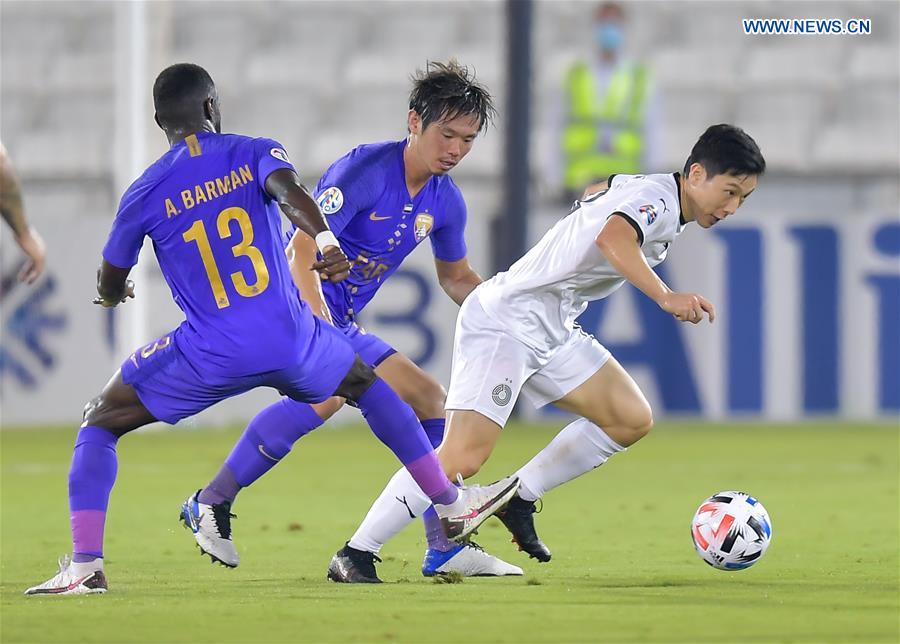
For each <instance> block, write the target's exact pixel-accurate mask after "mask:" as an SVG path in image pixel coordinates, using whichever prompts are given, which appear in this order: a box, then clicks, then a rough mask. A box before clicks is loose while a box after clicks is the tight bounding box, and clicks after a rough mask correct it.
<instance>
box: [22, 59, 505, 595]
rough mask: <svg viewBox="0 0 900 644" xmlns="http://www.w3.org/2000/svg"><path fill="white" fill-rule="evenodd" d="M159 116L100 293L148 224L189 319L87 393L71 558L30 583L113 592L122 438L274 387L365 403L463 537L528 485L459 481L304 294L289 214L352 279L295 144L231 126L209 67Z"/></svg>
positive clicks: (120, 287)
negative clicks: (107, 560) (301, 173)
mask: <svg viewBox="0 0 900 644" xmlns="http://www.w3.org/2000/svg"><path fill="white" fill-rule="evenodd" d="M153 100H154V105H155V107H156V122H157V123H158V124H159V126H160V127H161V128H162V129H163V131H164V132H165V133H166V136H167V138H168V140H169V143H170V145H171V148H170V149H169V151H168V152H167V153H166V154H165V155H163V156H162V157H161V158H160V159H159V160H158V161H157V162H155V163H154V164H153V165H151V166H150V167H149V168H148V169H147V170H146V171H145V172H144V173H143V174H142V175H141V176H140V177H139V178H138V179H137V181H135V182H134V183H133V184H132V185H131V187H129V188H128V190H127V191H126V192H125V195H124V196H123V197H122V201H121V204H120V206H119V211H118V213H117V214H116V219H115V221H114V223H113V228H112V232H111V233H110V235H109V239H108V241H107V243H106V245H105V246H104V249H103V262H102V264H101V267H100V270H99V273H98V284H97V291H98V293H99V297H98V298H97V299H96V300H95V303H97V304H100V305H102V306H105V307H113V306H116V305H117V304H119V303H121V302H124V301H125V300H126V299H127V298H129V297H134V284H133V283H132V282H131V281H130V280H128V273H129V271H130V270H131V267H132V266H134V264H135V263H136V262H137V258H138V253H139V252H140V249H141V246H142V244H143V240H144V237H145V236H149V237H150V238H151V239H152V240H153V246H154V250H155V251H156V256H157V260H158V261H159V265H160V269H161V271H162V273H163V276H164V277H165V279H166V282H167V283H168V285H169V288H170V289H171V291H172V296H173V298H174V299H175V302H176V303H177V304H178V305H179V307H181V309H182V310H183V311H184V314H185V320H184V322H182V323H181V324H180V325H179V326H178V328H176V329H175V330H174V331H172V332H171V333H167V334H166V335H163V336H162V337H160V338H158V339H156V340H154V341H153V342H151V343H150V344H148V345H147V346H144V347H142V348H139V349H138V350H137V351H135V352H134V353H133V354H132V355H131V356H129V357H128V359H127V360H125V362H124V363H123V364H122V367H121V369H120V370H119V371H117V372H116V373H115V374H114V375H113V377H112V378H111V379H110V381H109V382H108V383H107V384H106V386H105V387H104V389H103V391H102V392H101V393H100V395H99V396H97V397H96V398H94V399H93V400H92V401H91V402H89V403H88V404H87V406H86V407H85V411H84V422H83V423H82V425H81V428H80V429H79V431H78V436H77V437H76V439H75V450H74V454H73V457H72V466H71V469H70V471H69V507H70V511H71V515H70V519H71V528H72V541H73V548H72V550H73V557H72V558H71V559H70V558H69V557H68V556H65V557H64V558H63V560H62V561H61V562H60V570H59V572H58V573H57V574H56V575H54V576H53V577H51V578H50V579H49V580H47V581H46V582H44V583H43V584H40V585H38V586H34V587H32V588H29V589H28V590H27V591H26V594H27V595H48V594H49V595H64V594H88V593H102V592H106V590H107V580H106V576H105V573H104V569H103V530H104V526H105V522H106V510H107V505H108V502H109V495H110V492H111V490H112V486H113V484H114V483H115V478H116V470H117V457H116V444H117V442H118V440H119V438H120V437H121V436H123V435H124V434H126V433H128V432H130V431H131V430H134V429H137V428H138V427H141V426H143V425H146V424H148V423H152V422H155V421H157V420H161V421H164V422H167V423H171V424H174V423H176V422H178V421H179V420H181V419H183V418H186V417H188V416H192V415H194V414H196V413H198V412H200V411H202V410H203V409H205V408H207V407H209V406H210V405H213V404H215V403H217V402H219V401H221V400H224V399H226V398H229V397H231V396H235V395H238V394H241V393H243V392H245V391H249V390H250V389H253V388H255V387H260V386H266V387H272V388H274V389H277V390H279V391H281V392H282V393H283V394H285V395H286V396H288V397H289V398H290V399H292V400H297V401H304V402H310V403H316V402H321V401H323V400H326V399H327V398H329V397H330V396H333V395H338V396H341V397H343V398H346V399H348V400H351V401H353V402H354V403H355V404H356V405H357V406H358V407H359V408H360V410H361V411H362V413H363V415H364V416H365V418H366V420H367V422H368V423H369V425H370V427H371V428H372V431H373V433H375V435H376V436H377V437H378V438H379V439H380V440H381V441H382V442H384V443H385V444H386V445H387V446H388V447H389V448H390V449H391V450H392V451H393V452H394V454H395V455H396V456H397V457H398V458H399V459H400V461H401V462H402V463H403V464H404V466H405V467H408V468H409V471H410V473H411V475H412V476H413V477H415V478H416V480H419V481H421V484H422V487H423V489H427V490H428V493H429V494H430V495H431V496H432V499H433V500H434V502H435V503H438V504H441V505H440V508H441V509H440V512H439V514H440V516H441V524H442V527H443V528H444V529H445V531H446V533H447V536H448V537H449V538H462V537H464V536H465V535H466V534H468V532H470V531H471V530H473V529H474V528H475V527H476V525H477V524H478V523H480V521H483V520H484V519H485V518H487V516H490V514H491V513H492V512H493V511H495V510H496V509H497V508H498V507H500V506H501V505H502V504H503V503H504V502H505V501H507V500H508V499H509V497H511V496H512V494H513V493H514V492H515V488H516V485H517V481H516V480H515V478H509V479H504V481H502V482H499V483H497V484H494V485H492V486H487V487H484V488H478V487H472V488H459V489H458V488H457V487H455V486H454V485H453V484H452V483H450V481H449V480H448V479H447V477H446V475H445V474H444V473H443V471H442V469H441V466H440V463H439V461H438V459H437V456H436V455H435V453H434V449H433V447H432V446H431V444H430V443H429V441H428V438H427V436H426V434H425V432H424V430H423V429H422V426H421V424H420V423H419V421H418V420H417V419H416V417H415V413H414V412H413V410H412V409H411V408H410V407H409V406H408V405H406V404H405V403H404V402H402V400H400V398H399V397H398V396H397V394H396V393H394V391H393V390H391V389H390V387H389V386H388V385H387V384H385V383H384V381H383V380H381V379H379V378H378V377H377V376H376V375H375V373H374V371H373V370H372V368H371V367H370V366H368V365H367V364H365V362H363V361H362V360H361V359H360V358H359V357H358V356H357V355H356V354H355V352H354V350H353V348H352V347H351V345H350V343H349V342H348V341H347V339H346V338H345V337H344V335H343V334H341V333H340V332H338V331H337V330H335V329H334V327H332V326H331V325H329V324H326V323H324V322H321V321H320V320H319V319H318V318H316V317H315V316H314V315H313V314H312V313H311V312H310V309H309V307H308V306H307V305H306V304H305V303H304V302H303V301H302V300H300V298H299V297H298V295H297V290H296V287H295V286H294V284H293V281H292V280H291V276H290V270H289V268H288V264H287V261H286V259H285V256H284V251H283V246H282V242H281V218H280V214H279V209H280V210H281V212H282V213H284V215H285V216H286V217H287V218H288V219H289V220H290V221H291V222H292V223H293V224H294V225H295V226H297V227H298V228H299V229H301V230H303V231H305V232H306V233H307V234H309V235H310V236H311V237H313V238H314V239H315V240H316V243H317V245H318V247H319V249H320V251H321V253H322V259H321V260H320V261H318V262H316V264H315V266H314V268H315V269H316V270H317V271H319V272H320V274H321V275H322V277H323V279H327V280H329V281H339V280H341V279H344V278H345V277H346V275H347V271H348V269H349V263H348V262H347V259H346V256H345V255H344V254H343V252H342V251H341V250H340V245H339V243H338V241H337V239H336V238H335V236H334V234H333V233H332V232H331V231H330V230H329V229H328V225H327V224H326V222H325V220H324V219H323V217H322V214H321V212H320V211H319V209H318V206H317V205H316V203H315V201H314V200H313V199H312V197H311V195H310V194H309V193H308V192H307V191H306V190H305V189H304V188H303V187H302V185H301V184H300V181H299V178H298V177H297V174H296V172H295V171H294V168H293V166H292V165H291V163H290V161H289V159H288V156H287V154H286V153H285V151H284V150H283V149H282V147H281V146H280V145H279V144H278V143H277V142H275V141H273V140H271V139H251V138H248V137H243V136H238V135H228V134H221V133H220V132H221V118H220V113H219V104H218V96H217V93H216V89H215V85H214V84H213V82H212V79H211V78H210V77H209V74H207V73H206V71H205V70H204V69H202V68H201V67H198V66H196V65H189V64H179V65H173V66H172V67H169V68H167V69H165V70H163V72H162V73H160V75H159V77H157V79H156V82H155V84H154V86H153ZM186 505H188V506H190V511H189V515H188V518H189V520H190V521H191V522H192V523H195V524H197V525H198V526H199V525H216V524H218V523H220V522H223V521H224V522H227V520H228V514H229V507H228V505H227V504H218V505H215V506H203V507H201V504H200V503H199V502H198V501H197V499H196V495H195V496H194V497H192V498H191V499H189V501H188V503H187V504H186Z"/></svg>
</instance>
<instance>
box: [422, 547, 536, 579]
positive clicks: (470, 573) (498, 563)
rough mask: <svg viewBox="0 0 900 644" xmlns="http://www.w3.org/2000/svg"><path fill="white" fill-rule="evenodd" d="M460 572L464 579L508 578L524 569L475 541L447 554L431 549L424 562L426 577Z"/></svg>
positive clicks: (426, 552)
mask: <svg viewBox="0 0 900 644" xmlns="http://www.w3.org/2000/svg"><path fill="white" fill-rule="evenodd" d="M451 572H458V573H459V574H461V575H462V576H463V577H506V576H508V575H521V574H522V569H521V568H519V567H518V566H513V565H512V564H508V563H506V562H505V561H503V560H502V559H499V558H497V557H495V556H493V555H490V554H488V553H486V552H485V551H484V549H483V548H482V547H481V546H479V545H478V544H477V543H475V542H473V541H468V542H466V543H461V544H459V545H458V546H456V547H454V548H453V549H452V550H448V551H447V552H441V551H440V550H435V549H433V548H429V549H428V550H426V551H425V560H424V561H423V562H422V574H423V575H425V576H426V577H434V576H435V575H446V574H448V573H451Z"/></svg>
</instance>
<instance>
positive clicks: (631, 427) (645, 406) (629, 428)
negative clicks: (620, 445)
mask: <svg viewBox="0 0 900 644" xmlns="http://www.w3.org/2000/svg"><path fill="white" fill-rule="evenodd" d="M624 420H625V422H624V423H623V425H624V426H625V429H626V434H627V436H628V439H629V440H628V445H632V444H634V443H636V442H638V441H639V440H641V439H642V438H643V437H644V436H646V435H647V434H649V433H650V430H651V429H652V428H653V410H652V409H651V408H650V405H649V403H647V401H646V400H642V401H640V403H639V404H635V405H633V406H632V407H631V409H629V410H628V414H627V416H626V418H625V419H624ZM626 447H627V445H626Z"/></svg>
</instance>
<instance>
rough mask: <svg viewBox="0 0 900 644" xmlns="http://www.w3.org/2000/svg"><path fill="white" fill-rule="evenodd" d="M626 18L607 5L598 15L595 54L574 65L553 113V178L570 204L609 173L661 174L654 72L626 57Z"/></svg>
mask: <svg viewBox="0 0 900 644" xmlns="http://www.w3.org/2000/svg"><path fill="white" fill-rule="evenodd" d="M625 18H626V17H625V13H624V11H623V9H622V7H621V5H619V4H616V3H611V2H609V3H604V4H601V5H598V6H597V8H596V10H595V12H594V30H593V34H594V55H593V56H592V57H591V58H590V59H589V60H579V61H576V62H575V63H573V64H572V65H571V66H570V67H569V69H568V71H567V72H566V75H565V81H564V86H563V92H562V96H561V99H562V100H561V101H559V102H558V106H557V109H556V110H555V114H554V120H555V128H554V129H555V132H556V133H557V138H556V146H557V149H558V154H559V156H558V157H557V163H556V167H555V168H553V171H552V175H553V176H555V179H556V183H557V185H558V186H560V187H561V188H562V189H563V193H564V196H565V198H566V199H569V198H570V197H573V196H575V197H577V196H580V195H581V192H582V190H583V189H584V187H585V186H586V185H587V184H589V183H593V182H595V181H597V180H599V179H605V178H606V177H608V176H609V175H611V174H616V173H621V174H638V173H641V172H653V171H659V170H662V168H659V167H658V163H657V159H658V158H659V155H660V152H661V151H660V144H659V136H658V130H659V125H660V123H661V115H660V113H659V112H660V110H659V106H658V98H657V97H656V94H655V92H654V91H653V88H652V83H651V77H650V72H649V70H648V69H647V67H646V66H645V65H643V64H642V63H640V62H632V61H629V60H626V59H625V58H624V56H623V49H624V40H625V32H626V29H625V25H626V19H625Z"/></svg>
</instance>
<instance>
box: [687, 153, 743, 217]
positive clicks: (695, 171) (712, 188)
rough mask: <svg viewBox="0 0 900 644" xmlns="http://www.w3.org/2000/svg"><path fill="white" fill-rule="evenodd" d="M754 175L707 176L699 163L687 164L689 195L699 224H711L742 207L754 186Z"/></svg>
mask: <svg viewBox="0 0 900 644" xmlns="http://www.w3.org/2000/svg"><path fill="white" fill-rule="evenodd" d="M758 180H759V177H757V176H756V175H741V176H735V175H733V174H717V175H715V176H714V177H709V176H708V175H707V173H706V169H705V168H704V167H703V166H702V165H700V164H699V163H695V164H693V165H692V166H691V168H690V175H689V177H688V181H689V182H690V185H691V198H692V199H693V201H694V204H695V205H696V207H697V217H696V221H697V223H698V224H699V225H700V227H701V228H712V227H713V226H715V225H716V224H717V223H718V222H720V221H722V220H723V219H725V218H726V217H730V216H731V215H733V214H734V213H735V211H736V210H737V209H738V208H740V207H741V205H742V204H743V203H744V200H745V199H746V198H747V197H748V196H750V193H751V192H753V190H754V189H756V184H757V181H758Z"/></svg>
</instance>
